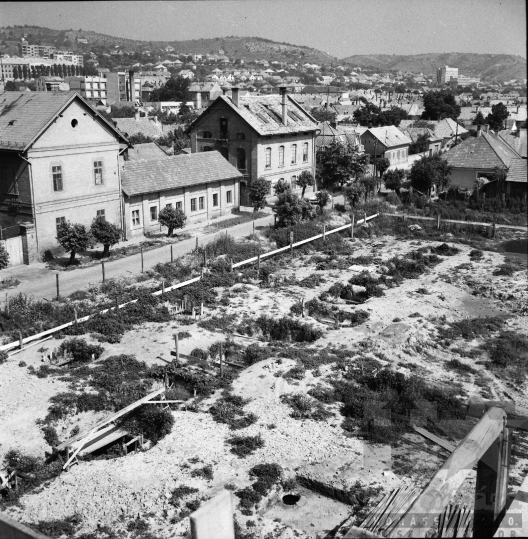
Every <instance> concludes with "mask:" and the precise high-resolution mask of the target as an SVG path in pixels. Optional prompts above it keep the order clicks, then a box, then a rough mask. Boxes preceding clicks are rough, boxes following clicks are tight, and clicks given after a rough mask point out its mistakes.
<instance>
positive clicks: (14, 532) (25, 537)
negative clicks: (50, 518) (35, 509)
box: [0, 513, 50, 539]
mask: <svg viewBox="0 0 528 539" xmlns="http://www.w3.org/2000/svg"><path fill="white" fill-rule="evenodd" d="M0 537H1V538H2V539H50V538H49V537H48V536H47V535H44V534H42V533H39V532H36V531H33V530H32V529H31V528H28V527H27V526H25V525H24V524H21V523H20V522H17V521H16V520H13V519H12V518H10V517H8V516H7V515H5V514H3V513H0Z"/></svg>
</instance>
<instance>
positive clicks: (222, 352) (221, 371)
mask: <svg viewBox="0 0 528 539" xmlns="http://www.w3.org/2000/svg"><path fill="white" fill-rule="evenodd" d="M223 355H224V345H223V344H222V343H220V378H223V377H224V365H223V363H222V356H223Z"/></svg>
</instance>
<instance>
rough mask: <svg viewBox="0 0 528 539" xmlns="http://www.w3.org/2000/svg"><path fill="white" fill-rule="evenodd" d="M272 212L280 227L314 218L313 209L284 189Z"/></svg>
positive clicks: (302, 199)
mask: <svg viewBox="0 0 528 539" xmlns="http://www.w3.org/2000/svg"><path fill="white" fill-rule="evenodd" d="M273 211H274V212H275V215H276V216H277V219H278V221H279V224H280V226H291V225H294V224H295V223H299V222H300V221H303V220H306V219H313V218H314V217H315V208H314V207H313V206H312V205H311V204H310V203H309V202H308V201H307V200H306V199H304V198H299V195H298V194H297V193H294V192H293V191H292V190H291V189H286V191H284V192H283V193H281V194H280V195H279V197H278V200H277V203H276V204H275V207H274V208H273Z"/></svg>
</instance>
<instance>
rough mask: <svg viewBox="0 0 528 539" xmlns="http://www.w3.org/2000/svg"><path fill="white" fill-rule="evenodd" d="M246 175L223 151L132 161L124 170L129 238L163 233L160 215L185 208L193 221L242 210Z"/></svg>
mask: <svg viewBox="0 0 528 539" xmlns="http://www.w3.org/2000/svg"><path fill="white" fill-rule="evenodd" d="M241 179H242V174H241V173H240V172H239V171H238V170H237V169H236V168H235V167H233V165H231V164H230V163H229V162H227V161H226V160H225V159H224V158H223V157H222V155H221V154H220V153H219V152H216V151H212V152H207V153H192V154H182V155H177V156H174V157H169V158H167V159H156V160H152V161H148V160H140V161H129V162H126V163H125V164H124V167H123V170H122V187H123V194H124V207H125V221H126V225H125V226H126V229H125V230H126V234H127V236H129V237H130V236H137V235H140V234H144V233H145V232H156V231H160V230H166V229H163V227H162V226H161V225H160V223H159V212H160V210H161V209H163V208H165V207H167V206H173V207H174V208H180V209H181V210H182V211H183V212H184V213H185V214H186V215H187V223H194V222H198V221H205V220H208V219H214V218H215V217H220V216H221V215H225V214H227V213H230V212H232V211H233V210H235V209H238V208H239V207H240V180H241Z"/></svg>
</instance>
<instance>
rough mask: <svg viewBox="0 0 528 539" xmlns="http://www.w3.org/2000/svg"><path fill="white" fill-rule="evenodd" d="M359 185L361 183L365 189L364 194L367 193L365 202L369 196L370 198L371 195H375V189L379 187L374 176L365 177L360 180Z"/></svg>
mask: <svg viewBox="0 0 528 539" xmlns="http://www.w3.org/2000/svg"><path fill="white" fill-rule="evenodd" d="M359 183H360V184H361V185H363V186H364V188H365V190H364V193H365V202H366V201H367V198H368V196H369V195H370V194H371V193H374V189H375V188H376V185H377V181H376V178H375V177H374V176H370V175H367V176H363V177H362V178H361V179H360V180H359Z"/></svg>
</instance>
